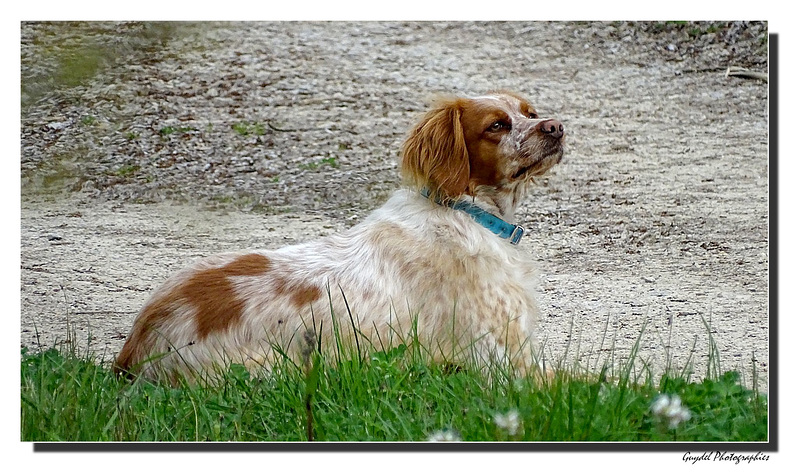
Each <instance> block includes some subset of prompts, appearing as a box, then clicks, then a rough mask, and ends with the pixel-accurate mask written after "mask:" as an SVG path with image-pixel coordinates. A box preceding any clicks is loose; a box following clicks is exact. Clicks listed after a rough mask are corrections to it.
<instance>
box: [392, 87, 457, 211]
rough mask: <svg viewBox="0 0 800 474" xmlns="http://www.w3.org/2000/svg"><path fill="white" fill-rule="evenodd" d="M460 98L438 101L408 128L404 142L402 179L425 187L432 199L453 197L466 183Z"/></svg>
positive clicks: (418, 187)
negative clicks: (408, 131)
mask: <svg viewBox="0 0 800 474" xmlns="http://www.w3.org/2000/svg"><path fill="white" fill-rule="evenodd" d="M462 110H463V107H462V104H461V101H460V100H459V99H457V98H456V99H446V100H441V101H439V103H438V104H436V105H435V107H434V108H433V109H432V110H430V111H429V112H428V113H427V114H425V116H424V117H423V118H422V120H420V122H419V123H418V124H417V126H416V127H414V129H413V130H412V131H411V133H410V134H409V136H408V139H406V142H405V144H404V145H403V157H402V174H403V179H404V180H405V181H406V182H407V183H408V184H409V185H411V186H413V187H414V188H416V189H420V190H421V189H422V188H427V189H428V190H429V191H430V194H431V199H438V200H441V201H446V200H452V199H455V198H457V197H459V196H461V195H462V194H464V192H465V191H466V190H467V186H468V185H469V153H468V152H467V144H466V143H465V141H464V131H463V128H462V126H461V113H462Z"/></svg>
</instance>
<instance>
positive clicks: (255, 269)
mask: <svg viewBox="0 0 800 474" xmlns="http://www.w3.org/2000/svg"><path fill="white" fill-rule="evenodd" d="M270 266H271V262H270V260H269V259H268V258H267V257H265V256H263V255H259V254H255V253H253V254H248V255H243V256H241V257H239V258H237V259H236V260H234V261H232V262H231V263H229V264H227V265H225V266H224V267H220V268H211V269H208V270H203V271H200V272H197V273H195V274H194V275H193V276H192V277H191V278H189V279H188V280H187V281H186V283H184V284H183V285H181V286H180V288H179V290H178V291H179V293H180V297H181V298H183V299H185V300H186V301H188V302H190V303H191V304H192V306H194V307H195V309H196V310H197V315H196V316H195V319H196V322H197V335H198V337H199V338H200V339H201V340H202V339H205V338H206V337H207V336H208V335H209V334H211V333H214V332H222V331H225V330H226V329H228V328H229V327H231V326H232V325H236V324H239V322H240V320H241V318H242V309H243V308H244V301H242V300H240V299H238V298H236V293H235V289H234V287H233V283H232V282H231V280H230V278H231V277H236V276H255V275H260V274H262V273H266V272H267V271H268V270H269V269H270Z"/></svg>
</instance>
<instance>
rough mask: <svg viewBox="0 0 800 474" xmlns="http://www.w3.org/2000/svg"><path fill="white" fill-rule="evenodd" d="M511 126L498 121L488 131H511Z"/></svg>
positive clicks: (503, 121)
mask: <svg viewBox="0 0 800 474" xmlns="http://www.w3.org/2000/svg"><path fill="white" fill-rule="evenodd" d="M510 129H511V124H510V123H508V122H506V121H505V120H498V121H496V122H494V123H492V124H491V125H489V128H488V129H487V130H488V131H490V132H499V131H500V130H510Z"/></svg>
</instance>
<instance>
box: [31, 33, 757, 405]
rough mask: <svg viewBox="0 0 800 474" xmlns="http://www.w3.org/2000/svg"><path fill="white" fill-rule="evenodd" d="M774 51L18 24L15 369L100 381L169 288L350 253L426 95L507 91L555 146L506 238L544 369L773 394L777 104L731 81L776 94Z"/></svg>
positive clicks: (720, 36) (594, 36) (718, 38)
mask: <svg viewBox="0 0 800 474" xmlns="http://www.w3.org/2000/svg"><path fill="white" fill-rule="evenodd" d="M766 34H767V25H766V24H764V23H742V22H736V23H701V24H669V23H434V22H426V23H304V22H301V23H225V24H217V23H202V24H191V23H179V24H176V23H168V24H141V23H121V24H117V23H55V24H53V23H23V24H22V38H21V55H22V56H21V57H22V71H21V73H22V134H21V135H22V140H21V154H22V159H21V175H22V222H21V232H22V248H21V257H22V271H21V279H22V286H21V303H22V314H21V344H22V346H23V347H28V348H38V347H49V346H52V345H54V344H58V343H60V342H64V341H65V340H67V339H69V340H71V341H73V342H75V343H77V344H78V346H79V347H81V348H85V347H87V344H88V347H89V349H90V350H91V351H93V352H94V353H96V354H98V355H101V356H102V357H103V358H104V359H105V360H108V359H109V358H110V357H111V356H112V354H113V353H115V352H116V351H118V350H119V348H120V347H121V345H122V342H123V340H124V336H125V334H126V333H127V331H128V330H129V328H130V324H131V321H132V320H133V317H134V316H135V313H136V311H137V310H138V308H139V307H140V306H141V305H142V303H143V302H144V301H145V299H146V298H147V296H148V294H149V292H150V291H152V290H153V288H154V287H155V286H157V285H158V284H159V283H160V282H161V281H163V279H165V278H166V277H167V275H169V274H170V273H171V272H173V271H175V270H177V269H178V268H180V267H182V266H183V265H185V264H186V263H188V262H190V261H191V260H193V259H195V258H198V257H200V256H203V255H207V254H209V253H213V252H220V251H225V250H234V249H241V248H257V247H268V248H275V247H279V246H282V245H285V244H287V243H292V242H297V241H302V240H306V239H309V238H313V237H316V236H319V235H325V234H328V233H331V232H334V231H337V230H341V229H344V228H347V227H349V226H350V225H352V223H353V222H355V221H357V220H359V219H361V218H363V217H364V215H365V214H366V213H367V212H368V211H369V210H370V209H373V208H375V207H377V206H378V205H379V204H380V203H381V202H382V200H383V199H385V198H386V197H387V196H388V194H389V193H390V192H391V191H392V190H393V189H395V188H396V187H397V185H398V173H397V158H398V151H399V148H400V145H401V143H402V141H403V139H404V136H405V133H406V131H407V129H408V128H409V127H410V126H411V125H412V124H413V123H414V121H415V118H416V117H417V116H418V114H419V113H421V112H422V111H424V109H425V104H426V101H427V100H428V99H429V98H430V96H431V95H432V94H435V93H440V92H456V93H463V94H480V93H483V92H486V91H487V90H490V89H497V88H505V89H510V90H515V91H518V92H520V93H522V94H524V95H526V96H528V97H530V98H531V99H532V101H533V103H534V105H535V106H536V107H537V109H538V110H539V112H540V113H541V115H543V116H553V117H556V118H559V119H560V120H561V121H562V122H563V123H564V124H565V127H566V129H567V133H568V141H567V145H566V153H565V159H564V161H563V162H562V164H561V165H560V166H558V167H557V168H556V169H555V170H554V171H553V172H552V173H551V174H550V175H548V176H546V177H544V178H542V179H540V180H539V186H538V187H536V188H535V189H534V190H533V192H532V194H531V195H530V196H529V198H528V199H527V200H526V201H525V203H524V205H523V206H522V209H521V211H520V213H519V216H518V217H519V223H520V224H521V225H523V226H524V227H526V228H527V229H528V231H529V233H528V234H527V236H526V238H524V239H523V242H522V243H521V245H522V246H523V248H524V249H525V250H526V251H529V252H530V254H531V258H532V259H534V260H535V261H536V262H538V265H539V267H540V268H541V292H540V293H541V294H540V301H541V306H542V309H543V311H542V312H543V317H542V320H541V338H542V340H544V341H546V348H547V353H548V354H550V356H551V357H552V358H554V359H562V358H564V357H565V355H566V360H568V361H577V362H578V363H580V364H581V365H583V366H587V367H589V368H591V369H593V370H596V369H597V366H598V364H602V363H604V362H613V363H615V364H619V363H620V362H624V360H625V359H627V358H628V356H629V354H630V352H631V348H632V347H633V346H634V344H635V343H636V340H637V339H638V338H639V337H640V335H641V340H640V343H639V344H640V348H639V351H638V355H637V359H636V360H637V366H639V367H641V366H642V365H643V364H645V363H647V364H648V365H649V366H650V367H652V368H653V369H654V370H655V371H656V373H660V372H662V371H663V370H665V368H666V367H668V366H671V367H674V368H682V367H684V366H685V365H686V364H687V363H689V362H690V361H691V364H692V366H693V368H694V373H695V374H696V375H697V376H703V375H705V374H706V371H707V369H708V368H709V367H708V365H709V364H708V362H709V357H708V355H709V353H710V352H713V351H712V350H711V349H714V348H715V349H716V351H718V359H719V361H720V363H721V366H722V369H740V370H742V371H743V372H744V375H745V380H744V382H745V383H747V384H748V385H749V384H752V382H753V380H752V379H753V375H754V374H755V376H756V378H757V383H758V385H759V387H760V389H761V390H764V391H766V390H767V384H768V382H769V377H768V371H769V366H768V356H769V340H768V328H769V318H768V311H769V307H768V294H769V281H768V269H769V246H768V235H769V225H768V218H769V206H768V196H769V188H768V178H769V161H768V146H769V134H768V108H767V96H768V94H767V92H768V85H767V83H766V82H764V81H760V80H756V79H746V78H740V77H728V76H726V74H725V71H726V69H727V68H728V67H729V66H740V67H745V68H748V69H751V70H754V71H759V72H768V65H767V39H766ZM643 328H644V329H643ZM710 339H711V340H713V342H714V344H713V345H712V347H711V348H709V340H710ZM714 359H716V357H714V358H712V360H714ZM713 365H714V364H712V369H713V368H714V367H713Z"/></svg>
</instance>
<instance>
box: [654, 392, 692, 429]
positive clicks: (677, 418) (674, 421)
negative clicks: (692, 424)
mask: <svg viewBox="0 0 800 474" xmlns="http://www.w3.org/2000/svg"><path fill="white" fill-rule="evenodd" d="M650 411H651V412H652V413H653V415H655V416H656V418H658V419H659V420H661V421H662V422H666V423H667V424H668V426H669V428H670V429H675V428H677V427H678V425H680V424H681V422H684V421H689V419H690V418H691V417H692V413H691V412H690V411H689V410H688V409H687V408H686V407H684V406H683V405H681V398H680V397H679V396H677V395H673V396H669V395H664V394H661V395H659V396H658V397H657V398H656V400H655V401H654V402H653V404H652V405H651V406H650Z"/></svg>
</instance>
